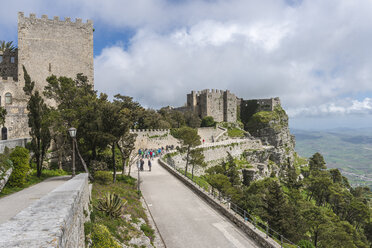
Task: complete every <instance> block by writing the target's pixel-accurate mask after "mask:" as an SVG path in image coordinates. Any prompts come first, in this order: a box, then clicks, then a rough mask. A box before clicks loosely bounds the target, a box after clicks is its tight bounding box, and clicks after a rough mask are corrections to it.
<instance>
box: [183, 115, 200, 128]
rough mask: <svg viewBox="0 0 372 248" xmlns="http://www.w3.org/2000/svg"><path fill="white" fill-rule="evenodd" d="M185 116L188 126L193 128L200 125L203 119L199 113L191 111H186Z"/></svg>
mask: <svg viewBox="0 0 372 248" xmlns="http://www.w3.org/2000/svg"><path fill="white" fill-rule="evenodd" d="M184 116H185V121H186V125H187V126H189V127H192V128H198V127H200V123H201V120H200V118H199V116H198V115H197V114H195V113H194V112H191V111H186V112H185V114H184Z"/></svg>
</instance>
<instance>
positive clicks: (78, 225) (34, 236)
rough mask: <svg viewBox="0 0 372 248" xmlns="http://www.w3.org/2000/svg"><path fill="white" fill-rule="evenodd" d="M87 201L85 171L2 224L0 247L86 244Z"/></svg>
mask: <svg viewBox="0 0 372 248" xmlns="http://www.w3.org/2000/svg"><path fill="white" fill-rule="evenodd" d="M89 200H90V189H89V185H88V174H86V173H84V174H79V175H77V176H76V177H74V178H73V179H71V180H69V181H67V182H66V183H64V184H63V185H61V186H59V187H58V188H56V189H55V190H53V191H52V192H50V193H49V194H48V195H46V196H44V197H43V198H41V199H40V200H38V201H37V202H35V203H34V204H32V205H31V206H29V207H28V208H26V209H24V210H23V211H21V212H20V213H19V214H17V215H16V216H14V217H13V218H12V219H10V220H9V221H8V222H6V223H3V224H1V225H0V237H1V238H0V247H1V248H9V247H17V248H30V247H43V248H44V247H45V248H46V247H48V248H49V247H58V248H65V247H66V248H67V247H68V248H70V247H71V248H76V247H85V241H84V239H85V237H84V222H85V220H86V218H87V216H86V214H88V213H89V210H88V204H89Z"/></svg>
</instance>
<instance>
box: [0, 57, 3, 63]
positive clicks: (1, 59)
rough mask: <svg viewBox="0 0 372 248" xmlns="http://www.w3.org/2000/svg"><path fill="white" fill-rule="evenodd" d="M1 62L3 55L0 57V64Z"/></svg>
mask: <svg viewBox="0 0 372 248" xmlns="http://www.w3.org/2000/svg"><path fill="white" fill-rule="evenodd" d="M1 62H3V55H0V63H1Z"/></svg>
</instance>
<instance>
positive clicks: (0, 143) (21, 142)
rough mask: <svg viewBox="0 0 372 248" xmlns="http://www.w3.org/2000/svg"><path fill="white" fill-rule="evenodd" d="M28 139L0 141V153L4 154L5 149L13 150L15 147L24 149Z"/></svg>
mask: <svg viewBox="0 0 372 248" xmlns="http://www.w3.org/2000/svg"><path fill="white" fill-rule="evenodd" d="M30 140H31V139H30V138H24V139H10V140H0V153H3V152H4V149H5V147H8V148H15V147H16V146H22V147H25V146H26V144H27V142H28V141H30Z"/></svg>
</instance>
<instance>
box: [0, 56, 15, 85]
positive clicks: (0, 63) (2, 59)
mask: <svg viewBox="0 0 372 248" xmlns="http://www.w3.org/2000/svg"><path fill="white" fill-rule="evenodd" d="M8 77H13V78H14V80H17V77H18V51H17V50H15V51H4V52H3V51H0V78H2V79H7V78H8Z"/></svg>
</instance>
